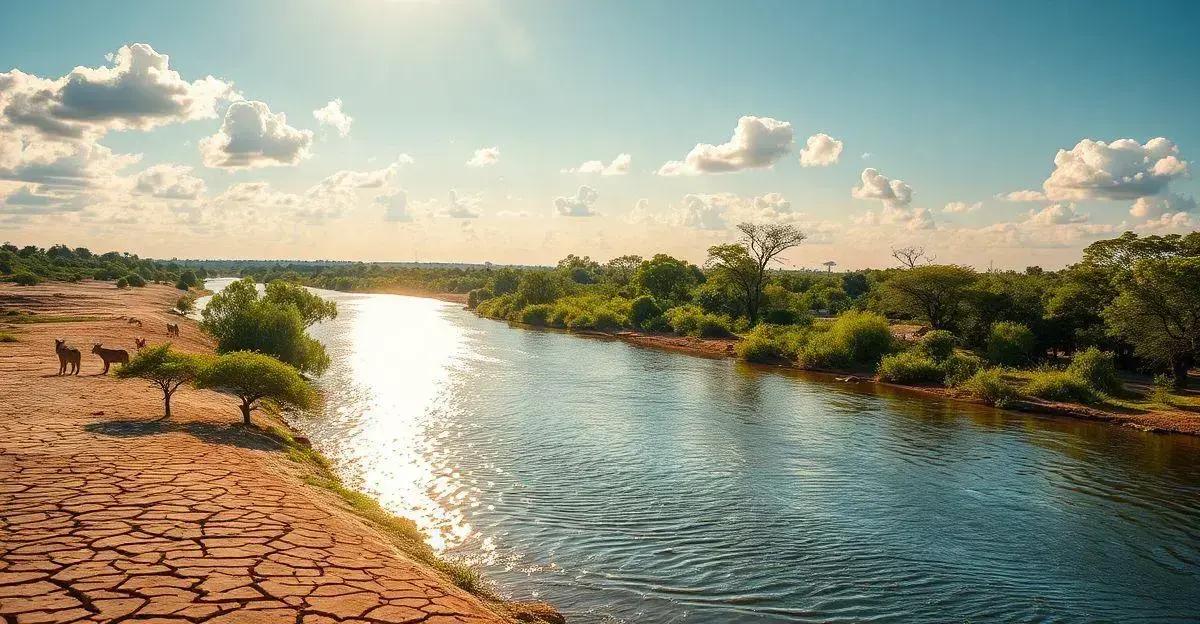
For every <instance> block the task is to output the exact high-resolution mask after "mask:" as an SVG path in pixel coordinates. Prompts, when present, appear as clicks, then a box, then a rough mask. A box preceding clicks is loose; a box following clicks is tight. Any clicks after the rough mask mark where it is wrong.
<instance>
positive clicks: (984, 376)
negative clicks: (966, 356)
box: [959, 368, 1021, 407]
mask: <svg viewBox="0 0 1200 624" xmlns="http://www.w3.org/2000/svg"><path fill="white" fill-rule="evenodd" d="M959 388H961V389H962V390H965V391H966V392H968V393H970V394H971V395H973V396H975V397H976V398H978V399H980V400H981V401H983V402H985V403H987V404H989V405H995V406H996V407H1006V406H1008V405H1011V404H1012V402H1013V401H1015V400H1017V399H1018V398H1020V396H1021V393H1020V392H1018V391H1017V388H1016V387H1015V386H1013V385H1012V384H1011V383H1009V382H1008V381H1007V380H1005V379H1004V371H1003V369H1000V368H986V369H983V370H980V371H978V372H976V373H975V374H974V375H971V377H970V378H968V379H967V380H966V381H965V382H963V383H962V385H960V386H959Z"/></svg>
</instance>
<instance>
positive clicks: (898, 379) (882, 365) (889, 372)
mask: <svg viewBox="0 0 1200 624" xmlns="http://www.w3.org/2000/svg"><path fill="white" fill-rule="evenodd" d="M942 377H943V373H942V369H941V367H940V366H938V364H937V362H935V361H933V358H930V357H929V356H927V355H924V354H922V353H918V352H916V351H905V352H904V353H894V354H891V355H885V356H883V359H882V360H880V361H879V378H880V379H882V380H883V381H891V382H894V383H905V384H908V383H940V382H941V381H942Z"/></svg>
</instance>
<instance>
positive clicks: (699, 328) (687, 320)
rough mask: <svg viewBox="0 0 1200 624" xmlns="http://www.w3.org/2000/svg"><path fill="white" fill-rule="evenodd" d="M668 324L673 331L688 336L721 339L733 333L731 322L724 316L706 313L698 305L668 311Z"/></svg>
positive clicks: (682, 306)
mask: <svg viewBox="0 0 1200 624" xmlns="http://www.w3.org/2000/svg"><path fill="white" fill-rule="evenodd" d="M665 316H666V317H667V323H668V324H669V325H670V326H671V330H672V331H674V332H675V333H677V334H684V335H686V336H703V337H705V338H720V337H724V336H728V335H730V333H731V330H730V325H729V321H728V320H726V319H725V318H724V317H722V316H718V315H716V314H712V313H710V312H705V311H704V309H703V308H701V307H700V306H697V305H691V304H689V305H681V306H676V307H674V308H671V309H670V310H667V312H666V315H665Z"/></svg>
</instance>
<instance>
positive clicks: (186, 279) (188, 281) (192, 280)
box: [175, 269, 200, 290]
mask: <svg viewBox="0 0 1200 624" xmlns="http://www.w3.org/2000/svg"><path fill="white" fill-rule="evenodd" d="M197 286H200V278H199V277H197V276H196V272H195V271H193V270H191V269H187V270H185V271H183V272H182V273H180V274H179V279H178V280H176V282H175V287H176V288H178V289H179V290H187V289H189V288H196V287H197Z"/></svg>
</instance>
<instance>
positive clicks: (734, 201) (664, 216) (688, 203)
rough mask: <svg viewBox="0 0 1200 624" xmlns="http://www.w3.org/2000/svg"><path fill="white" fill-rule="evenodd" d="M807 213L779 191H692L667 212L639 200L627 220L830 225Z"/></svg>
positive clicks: (704, 225)
mask: <svg viewBox="0 0 1200 624" xmlns="http://www.w3.org/2000/svg"><path fill="white" fill-rule="evenodd" d="M804 217H805V215H804V214H803V213H800V212H797V211H796V210H794V209H793V207H792V202H790V201H789V200H788V199H787V198H785V197H784V196H783V195H781V194H779V193H767V194H765V195H757V196H753V197H744V196H741V195H737V194H734V193H689V194H687V195H684V197H683V200H682V201H681V202H680V203H679V204H677V205H675V206H672V207H671V208H670V209H669V210H667V211H664V212H656V211H654V210H651V207H650V202H649V200H646V199H641V200H638V202H637V203H636V204H635V205H634V208H633V210H631V211H630V212H629V213H628V214H627V215H626V217H625V220H626V221H629V222H631V223H639V224H647V223H649V224H660V225H670V226H674V227H685V228H693V229H698V230H710V231H722V230H727V229H729V228H730V227H732V226H733V225H734V224H737V223H743V222H750V223H792V224H795V225H799V226H801V227H802V228H804V229H805V230H806V231H807V230H810V229H816V228H819V227H825V226H826V225H828V224H817V223H815V222H813V221H808V220H805V218H804Z"/></svg>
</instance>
